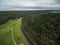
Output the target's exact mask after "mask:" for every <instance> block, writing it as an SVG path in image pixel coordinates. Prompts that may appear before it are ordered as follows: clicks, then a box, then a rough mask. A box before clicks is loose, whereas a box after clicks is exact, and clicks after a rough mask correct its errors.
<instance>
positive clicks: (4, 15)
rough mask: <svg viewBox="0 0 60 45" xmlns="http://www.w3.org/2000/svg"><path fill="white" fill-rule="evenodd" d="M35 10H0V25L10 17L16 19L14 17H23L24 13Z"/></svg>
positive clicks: (29, 13) (31, 12)
mask: <svg viewBox="0 0 60 45" xmlns="http://www.w3.org/2000/svg"><path fill="white" fill-rule="evenodd" d="M35 12H36V11H35ZM35 12H33V11H0V25H1V24H3V23H5V22H7V21H8V20H10V19H16V18H20V17H23V16H25V15H31V14H33V13H35Z"/></svg>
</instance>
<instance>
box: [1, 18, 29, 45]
mask: <svg viewBox="0 0 60 45" xmlns="http://www.w3.org/2000/svg"><path fill="white" fill-rule="evenodd" d="M21 21H22V18H19V19H18V18H17V19H14V20H12V19H11V20H8V22H6V23H4V24H3V25H0V45H22V44H24V45H29V44H28V42H27V40H26V38H25V36H24V35H23V33H22V31H21V28H20V26H21Z"/></svg>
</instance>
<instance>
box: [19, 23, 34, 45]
mask: <svg viewBox="0 0 60 45" xmlns="http://www.w3.org/2000/svg"><path fill="white" fill-rule="evenodd" d="M20 27H21V31H22V33H23V34H24V36H25V37H26V39H27V41H28V42H29V44H30V45H34V44H33V43H32V40H31V39H30V38H29V36H28V35H27V34H26V32H25V31H24V27H23V24H21V26H20Z"/></svg>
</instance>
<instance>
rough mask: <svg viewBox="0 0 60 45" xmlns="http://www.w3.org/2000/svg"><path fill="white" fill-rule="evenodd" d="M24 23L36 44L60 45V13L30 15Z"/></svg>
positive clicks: (25, 18) (26, 30)
mask: <svg viewBox="0 0 60 45" xmlns="http://www.w3.org/2000/svg"><path fill="white" fill-rule="evenodd" d="M23 24H24V25H23V27H24V29H25V30H24V31H25V32H26V33H27V35H29V37H30V38H31V40H32V42H33V43H34V45H60V13H50V12H47V13H43V12H42V13H38V14H35V15H28V16H25V17H24V19H23Z"/></svg>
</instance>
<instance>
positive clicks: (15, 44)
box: [8, 27, 17, 45]
mask: <svg viewBox="0 0 60 45" xmlns="http://www.w3.org/2000/svg"><path fill="white" fill-rule="evenodd" d="M8 28H9V29H10V30H11V34H12V40H13V42H14V45H17V43H16V41H15V39H14V34H13V28H12V27H8Z"/></svg>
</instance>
